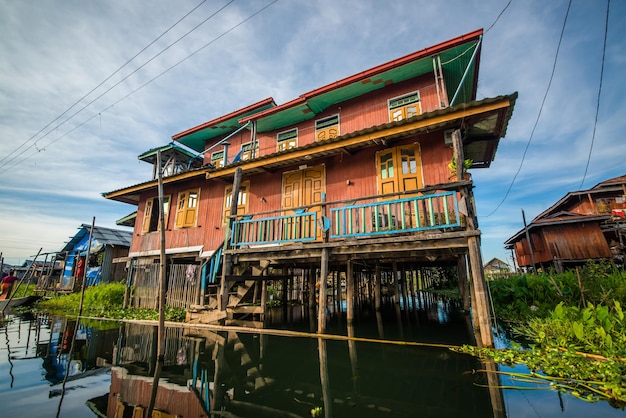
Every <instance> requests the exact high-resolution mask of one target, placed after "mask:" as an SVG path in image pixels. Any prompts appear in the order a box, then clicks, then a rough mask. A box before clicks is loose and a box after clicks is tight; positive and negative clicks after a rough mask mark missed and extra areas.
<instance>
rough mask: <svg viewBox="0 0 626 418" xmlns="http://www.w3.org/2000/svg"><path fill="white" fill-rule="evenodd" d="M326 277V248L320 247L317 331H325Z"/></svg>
mask: <svg viewBox="0 0 626 418" xmlns="http://www.w3.org/2000/svg"><path fill="white" fill-rule="evenodd" d="M327 279H328V248H324V249H322V256H321V265H320V301H319V309H318V313H317V332H319V333H324V332H326V303H327V300H328V295H327V294H326V293H327V292H326V281H327Z"/></svg>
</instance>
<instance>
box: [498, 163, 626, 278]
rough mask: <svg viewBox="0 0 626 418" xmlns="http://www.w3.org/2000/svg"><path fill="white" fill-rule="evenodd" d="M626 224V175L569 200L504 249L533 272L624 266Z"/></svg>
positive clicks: (572, 194) (545, 213) (541, 216)
mask: <svg viewBox="0 0 626 418" xmlns="http://www.w3.org/2000/svg"><path fill="white" fill-rule="evenodd" d="M625 218H626V175H625V176H620V177H616V178H613V179H610V180H606V181H603V182H601V183H599V184H597V185H596V186H594V187H592V188H591V189H589V190H580V191H575V192H570V193H568V194H566V195H565V196H564V197H563V198H561V199H560V200H559V201H558V202H556V203H555V204H554V205H552V206H551V207H550V208H548V209H546V210H545V211H543V212H542V213H540V214H539V215H537V217H536V218H535V219H533V220H532V222H531V223H530V224H528V226H527V228H526V229H522V230H521V231H519V232H517V233H516V234H515V235H513V236H512V237H511V238H509V239H508V240H507V241H505V243H504V244H505V246H506V248H508V249H513V250H514V251H515V256H516V258H517V264H518V265H519V266H520V267H522V268H531V267H533V260H534V267H535V269H539V268H548V267H554V268H555V269H557V271H562V270H563V268H565V267H567V266H572V265H578V264H582V263H585V262H587V261H588V260H598V259H613V260H614V261H616V262H617V263H619V264H623V263H624V253H625V249H626V219H625ZM527 233H528V236H529V237H530V242H531V243H532V245H531V246H530V247H529V245H528V238H527V235H526V234H527Z"/></svg>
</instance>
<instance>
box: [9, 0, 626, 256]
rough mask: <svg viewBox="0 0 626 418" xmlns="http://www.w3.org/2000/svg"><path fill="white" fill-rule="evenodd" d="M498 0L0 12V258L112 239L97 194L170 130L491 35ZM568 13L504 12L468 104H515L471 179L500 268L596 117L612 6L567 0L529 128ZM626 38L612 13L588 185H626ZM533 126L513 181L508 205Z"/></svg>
mask: <svg viewBox="0 0 626 418" xmlns="http://www.w3.org/2000/svg"><path fill="white" fill-rule="evenodd" d="M383 4H384V6H383ZM507 4H508V0H476V1H465V0H442V1H437V2H433V1H415V0H410V1H409V0H397V1H394V2H384V3H381V2H379V1H376V0H359V1H353V0H344V1H336V0H320V1H315V2H312V1H300V0H278V1H276V2H273V1H272V0H258V1H257V0H249V1H232V2H230V1H227V0H221V1H217V0H216V1H205V2H202V0H180V1H177V2H171V1H166V0H155V1H151V2H145V1H140V0H124V1H122V0H107V1H104V0H94V1H90V2H85V1H81V0H64V1H59V0H58V1H29V2H24V1H19V0H5V1H2V2H0V39H2V41H1V42H0V56H1V57H2V60H0V252H2V253H3V256H4V258H5V262H6V263H9V264H19V263H22V262H23V261H24V260H25V259H28V258H32V256H34V255H35V254H36V253H37V251H38V250H39V249H40V248H42V249H43V250H42V251H44V252H53V251H57V250H60V249H61V248H62V247H63V246H64V243H65V242H66V241H67V240H68V239H69V238H70V237H71V236H73V235H74V234H75V233H76V231H77V228H78V227H79V226H80V225H81V224H83V223H87V224H90V223H91V220H92V218H93V217H95V218H96V224H97V225H100V226H109V227H116V226H115V220H117V219H119V218H121V217H122V216H125V215H127V214H129V213H130V212H132V211H133V210H134V209H135V208H134V207H133V206H130V205H126V204H123V203H118V202H112V201H107V200H105V199H103V198H102V197H101V193H102V192H108V191H112V190H116V189H119V188H122V187H125V186H129V185H132V184H136V183H140V182H143V181H146V180H148V179H150V178H151V175H152V167H151V166H150V165H148V164H146V163H142V162H140V161H138V160H137V156H138V155H139V154H141V153H142V152H144V151H146V150H148V149H150V148H154V147H157V146H160V145H164V144H166V143H168V142H170V141H171V136H172V135H173V134H176V133H178V132H181V131H184V130H186V129H188V128H191V127H193V126H196V125H198V124H200V123H203V122H205V121H208V120H211V119H213V118H215V117H218V116H221V115H223V114H225V113H228V112H231V111H233V110H236V109H239V108H241V107H244V106H247V105H249V104H251V103H254V102H256V101H258V100H261V99H264V98H266V97H270V96H271V97H273V98H274V99H275V101H276V102H277V103H278V104H282V103H285V102H287V101H289V100H292V99H294V98H296V97H297V96H298V95H300V94H301V93H303V92H306V91H310V90H312V89H314V88H317V87H320V86H323V85H326V84H328V83H331V82H333V81H336V80H338V79H341V78H343V77H347V76H350V75H352V74H355V73H357V72H360V71H363V70H366V69H369V68H371V67H373V66H375V65H378V64H381V63H384V62H387V61H390V60H392V59H394V58H397V57H400V56H402V55H405V54H408V53H411V52H414V51H417V50H420V49H423V48H425V47H428V46H431V45H433V44H436V43H439V42H442V41H445V40H448V39H450V38H453V37H456V36H459V35H462V34H464V33H467V32H470V31H473V30H475V29H479V28H484V29H487V28H489V27H490V26H491V25H492V24H493V23H494V21H496V18H497V17H498V15H499V14H500V12H501V11H502V10H503V9H504V8H505V6H506V5H507ZM568 4H569V3H568V1H566V0H555V1H551V2H545V1H543V0H524V1H520V0H512V1H511V2H510V5H509V7H508V8H507V9H506V10H505V11H504V12H503V13H502V15H501V17H500V18H499V19H498V20H497V22H496V23H495V25H494V26H493V27H492V28H491V29H489V30H488V31H487V32H486V33H485V36H484V41H483V51H482V56H481V63H480V66H481V67H480V78H479V85H478V98H479V99H480V98H484V97H494V96H497V95H501V94H510V93H513V92H515V91H517V92H519V98H518V100H517V104H516V106H515V111H514V113H513V117H512V119H511V121H510V123H509V126H508V131H507V135H506V137H505V138H504V139H503V140H502V141H501V142H500V146H499V148H498V152H497V154H496V159H495V161H494V162H493V164H492V166H491V167H490V168H489V169H477V170H473V171H472V175H473V179H474V181H475V185H476V188H475V195H476V201H477V208H478V214H479V226H480V229H481V231H482V233H483V236H482V237H483V238H482V251H483V258H484V260H485V262H486V261H488V260H490V259H491V258H493V257H498V258H501V259H502V260H505V261H507V262H509V263H511V259H510V253H509V252H508V251H506V250H504V247H503V242H504V241H505V240H506V239H507V238H509V237H510V236H511V235H513V234H514V233H515V232H517V231H518V230H519V229H521V227H522V219H521V209H524V211H525V212H526V217H527V219H528V220H530V219H532V218H533V217H534V216H536V215H537V214H539V213H540V212H541V211H543V210H544V209H546V208H547V207H549V206H550V205H552V204H553V203H554V202H555V201H556V200H558V199H559V198H561V197H562V196H563V195H565V194H566V193H567V192H568V191H572V190H578V189H580V188H581V182H582V181H583V176H584V173H585V167H586V165H587V160H588V155H589V150H590V147H591V143H592V136H593V130H594V119H595V117H596V115H595V112H596V105H597V97H598V88H599V83H600V69H601V63H602V46H603V39H604V30H605V20H606V7H607V4H606V2H603V1H594V2H591V1H582V0H577V1H572V4H571V8H570V10H569V15H568V20H567V25H566V27H565V31H564V34H563V41H562V44H561V47H560V50H559V55H558V61H557V63H556V67H555V69H554V78H553V80H552V84H551V87H550V90H549V92H548V95H547V97H546V99H545V104H544V105H543V108H542V109H541V117H540V118H539V119H538V121H537V118H538V115H539V110H540V108H541V105H542V101H543V100H544V95H545V94H546V89H547V87H548V83H549V80H550V75H551V73H552V68H553V63H554V58H555V54H556V51H557V45H558V41H559V37H560V34H561V29H562V27H563V21H564V19H565V14H566V12H567V10H568ZM198 5H199V6H198ZM196 6H198V7H197V8H196V9H195V10H194V11H193V12H192V13H191V14H189V15H188V16H187V17H186V18H185V19H183V20H182V21H181V22H180V23H178V24H177V25H175V26H174V27H173V28H171V30H169V31H167V33H165V34H164V35H163V36H162V37H161V38H159V39H158V40H156V42H154V43H152V42H153V41H154V40H155V39H157V37H159V35H161V34H163V33H164V32H166V30H167V29H168V28H170V27H171V26H172V25H174V24H175V23H176V22H177V21H178V20H179V19H181V18H182V17H183V16H185V15H186V14H187V13H188V12H190V11H191V10H192V9H194V8H195V7H196ZM266 6H268V7H267V8H266V9H264V10H263V11H261V12H260V13H259V14H257V15H255V16H254V17H252V18H250V16H252V15H253V14H254V13H256V12H257V11H259V10H261V9H262V8H264V7H266ZM222 7H224V8H223V9H222V10H221V11H219V10H220V9H221V8H222ZM218 11H219V13H217V14H215V13H216V12H218ZM213 14H215V16H214V17H212V18H209V17H210V16H211V15H213ZM207 18H209V19H208V20H207ZM248 18H250V19H248ZM246 19H248V20H246ZM205 20H206V22H205V23H202V22H203V21H205ZM197 25H200V26H198V28H197V29H195V30H193V31H192V32H191V33H190V34H189V35H187V36H185V37H184V38H182V39H180V38H181V37H182V36H183V35H184V34H185V33H186V32H189V31H190V30H192V29H193V28H194V27H196V26H197ZM624 27H626V2H623V1H613V2H612V3H611V7H610V15H609V28H608V33H607V47H606V56H605V60H604V78H603V87H602V95H601V98H600V106H599V114H598V120H597V125H596V133H595V140H594V143H593V152H592V154H591V159H590V160H589V168H588V171H587V175H586V177H585V179H584V182H583V183H582V188H589V187H592V186H594V185H595V184H597V183H599V182H601V181H603V180H605V179H608V178H612V177H617V176H619V175H623V174H626V158H625V156H626V141H624V139H623V133H624V132H625V131H626V99H625V97H626V94H625V93H626V91H625V90H626V89H625V87H626V81H625V78H624V76H623V68H624V66H625V64H626V37H624V36H623V34H622V33H621V31H622V29H623V28H624ZM178 39H180V40H178ZM151 43H152V44H151ZM169 45H172V46H170V47H169V48H168V49H166V50H165V51H164V52H161V51H163V50H164V49H165V48H166V47H168V46H169ZM146 46H148V47H147V48H146V49H145V50H144V51H143V52H141V53H140V54H139V55H137V54H138V53H139V52H140V51H142V49H144V48H145V47H146ZM135 55H137V56H136V58H134V59H133V60H132V61H131V62H130V63H129V64H128V65H126V66H124V67H123V68H121V70H119V72H117V73H115V72H116V70H118V69H119V68H120V67H121V66H122V65H123V64H125V63H126V62H127V61H129V60H130V59H131V58H133V57H135ZM181 61H182V62H181ZM168 69H169V70H168ZM166 70H168V71H166ZM165 71H166V72H165ZM113 73H115V74H114V75H113V76H112V77H111V78H110V79H108V80H107V78H108V77H109V76H111V74H113ZM155 77H158V78H156V79H155ZM104 80H107V81H105V82H104V83H103V84H102V85H101V86H100V87H97V86H99V85H100V84H101V83H102V82H103V81H104ZM94 88H95V89H94ZM92 90H93V92H92V93H90V94H88V95H87V93H89V92H91V91H92ZM107 90H108V91H107ZM85 95H87V96H86V97H85ZM83 97H84V99H82V100H80V101H79V99H81V98H83ZM77 102H78V104H77V105H76V106H74V107H73V108H70V107H71V106H72V105H74V104H75V103H77ZM68 109H69V110H68ZM66 111H67V112H66ZM64 112H66V113H64ZM60 115H63V116H61V117H60V118H59V116H60ZM535 123H537V125H536V127H535V128H534V133H533V134H532V140H531V142H530V145H529V147H528V151H527V153H526V157H525V159H524V161H523V165H522V168H521V171H520V173H519V175H518V176H517V178H516V180H515V182H514V183H513V186H512V187H511V188H510V192H509V193H508V196H507V197H506V199H505V200H504V202H503V201H502V200H503V198H504V196H505V195H506V193H507V190H508V189H509V187H510V186H511V184H512V181H513V178H514V176H515V175H516V172H517V171H518V168H519V167H520V164H521V162H522V155H523V154H524V150H525V148H526V146H527V144H528V143H529V140H530V138H531V133H532V132H533V127H534V126H535ZM496 208H497V210H496ZM494 211H495V212H494Z"/></svg>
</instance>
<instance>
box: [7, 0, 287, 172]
mask: <svg viewBox="0 0 626 418" xmlns="http://www.w3.org/2000/svg"><path fill="white" fill-rule="evenodd" d="M277 1H278V0H273V1H272V2H270V3H268V4H267V5H265V6H264V7H262V8H261V9H259V10H258V11H256V12H255V13H253V14H252V15H250V16H248V17H247V18H245V19H244V20H242V21H241V22H239V23H237V24H236V25H234V26H232V27H231V28H230V29H228V30H226V31H224V32H222V33H221V34H220V35H218V36H216V37H215V38H213V39H212V40H211V41H209V42H207V43H205V44H204V45H202V46H201V47H200V48H198V49H196V50H195V51H194V52H192V53H191V54H189V55H188V56H186V57H185V58H183V59H182V60H180V61H178V62H177V63H175V64H174V65H172V66H170V67H169V68H167V69H166V70H164V71H163V72H161V73H160V74H158V75H157V76H156V77H153V78H151V79H150V80H148V81H146V82H145V83H144V84H142V85H141V86H139V87H137V88H136V89H134V90H132V91H131V92H130V93H128V94H127V95H125V96H124V97H122V98H120V99H119V100H117V101H116V102H114V103H112V104H111V105H109V106H107V107H105V108H104V109H102V110H101V111H100V112H98V113H96V114H94V115H92V116H91V117H89V118H88V119H86V120H84V121H83V122H81V123H80V124H79V125H77V126H75V127H74V128H72V129H71V130H69V131H67V132H65V133H64V134H62V135H61V136H59V137H57V138H56V139H54V140H52V141H51V142H49V143H47V144H46V147H48V146H50V145H52V144H54V143H56V142H57V141H59V140H61V139H62V138H64V137H65V136H67V135H69V134H70V133H72V132H74V131H75V130H77V129H79V128H80V127H82V126H83V125H85V124H86V123H87V122H89V121H91V120H92V119H94V118H95V117H97V116H98V115H101V114H102V113H104V112H106V111H107V110H109V109H111V108H112V107H114V106H115V105H117V104H118V103H120V102H122V101H123V100H125V99H127V98H128V97H130V96H131V95H133V94H135V93H136V92H138V91H139V90H141V89H142V88H144V87H146V86H147V85H148V84H150V83H152V82H153V81H155V80H157V79H158V78H160V77H162V76H163V75H165V74H166V73H168V72H169V71H171V70H172V69H174V68H175V67H177V66H178V65H180V64H182V63H183V62H185V61H187V60H188V59H190V58H191V57H193V56H194V55H196V54H198V53H199V52H200V51H202V50H204V49H205V48H207V47H208V46H210V45H211V44H213V43H215V42H216V41H218V40H219V39H221V38H222V37H224V36H226V35H227V34H229V33H230V32H232V31H233V30H235V29H237V28H238V27H240V26H241V25H243V24H244V23H246V22H247V21H249V20H250V19H252V18H254V17H255V16H257V15H258V14H260V13H261V12H263V11H264V10H266V9H267V8H269V7H270V6H272V5H273V4H274V3H276V2H277ZM37 153H38V152H34V153H32V154H30V155H28V156H26V157H24V158H23V159H22V160H21V161H20V162H19V163H21V162H23V161H25V160H27V159H28V158H30V157H32V156H34V155H36V154H37ZM19 163H16V164H14V165H13V166H11V167H9V168H6V169H5V170H3V171H0V174H3V173H5V172H6V171H8V170H9V169H11V168H13V167H14V166H15V165H17V164H19ZM0 168H4V167H0Z"/></svg>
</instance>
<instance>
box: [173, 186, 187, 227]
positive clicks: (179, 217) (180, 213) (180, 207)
mask: <svg viewBox="0 0 626 418" xmlns="http://www.w3.org/2000/svg"><path fill="white" fill-rule="evenodd" d="M186 200H187V192H181V193H178V204H177V206H176V222H175V226H176V228H182V227H183V225H184V224H185V205H186Z"/></svg>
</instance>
